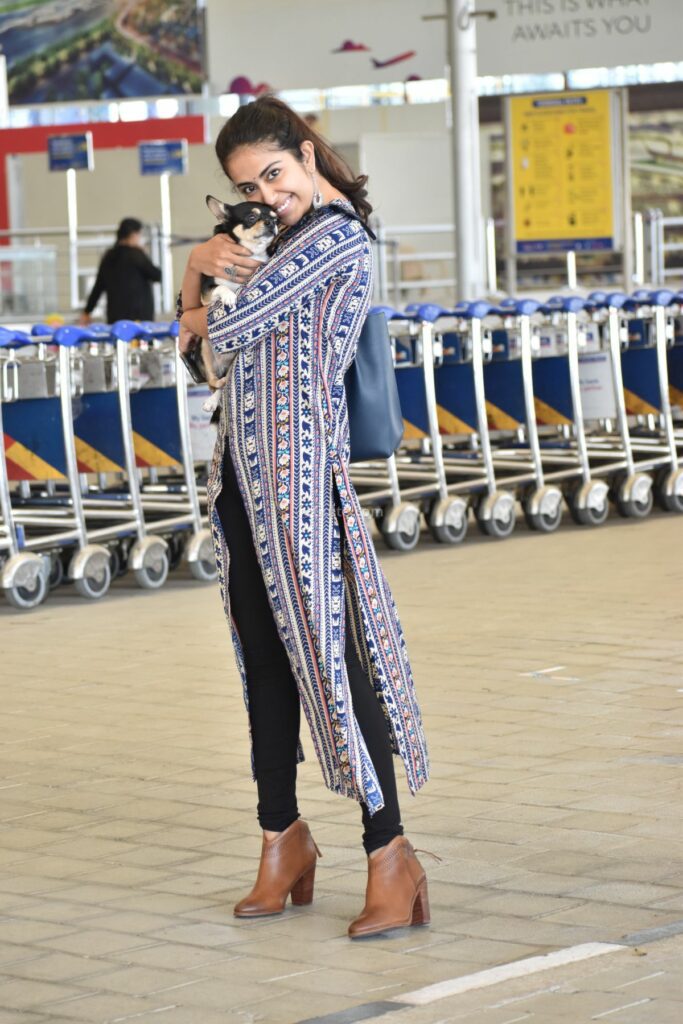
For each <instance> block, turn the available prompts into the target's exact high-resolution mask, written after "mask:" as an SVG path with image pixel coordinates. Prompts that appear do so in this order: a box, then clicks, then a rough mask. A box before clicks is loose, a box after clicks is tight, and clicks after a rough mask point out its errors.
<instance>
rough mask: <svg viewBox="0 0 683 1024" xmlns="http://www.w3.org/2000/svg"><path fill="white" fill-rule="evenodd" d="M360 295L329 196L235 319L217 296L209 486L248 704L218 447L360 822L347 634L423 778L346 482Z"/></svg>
mask: <svg viewBox="0 0 683 1024" xmlns="http://www.w3.org/2000/svg"><path fill="white" fill-rule="evenodd" d="M371 290H372V252H371V249H370V244H369V241H368V238H367V234H366V232H365V230H364V229H363V227H362V225H361V224H360V223H359V222H358V220H357V219H355V217H354V212H353V208H352V207H351V205H350V204H349V203H347V202H345V201H342V200H336V201H334V202H332V203H331V204H329V205H328V206H326V207H324V208H323V209H322V210H319V211H316V212H315V213H311V214H309V215H307V216H306V217H304V219H303V220H302V221H301V222H300V223H299V224H298V225H296V227H294V228H291V229H288V231H287V232H286V234H285V235H284V237H283V240H282V242H281V244H280V246H279V248H278V250H277V252H276V254H275V255H274V256H273V258H272V259H271V260H270V261H269V262H268V263H267V264H265V266H264V267H263V268H261V269H259V270H258V271H257V272H256V274H255V275H254V276H253V278H252V279H251V280H250V281H249V282H248V284H247V285H246V286H245V287H244V288H243V289H242V291H241V292H240V294H239V296H238V299H237V305H236V307H235V308H234V309H232V310H226V309H225V307H224V306H223V304H222V303H221V302H220V301H218V302H216V303H214V304H213V305H212V306H211V307H210V309H209V314H208V323H209V338H210V341H211V343H212V345H213V347H214V349H215V350H216V352H218V353H221V354H224V353H229V352H232V353H235V358H234V360H233V362H232V364H231V366H230V369H229V373H228V378H227V382H226V385H225V388H224V394H223V400H222V404H221V420H220V425H219V432H218V439H217V443H216V449H215V453H214V459H213V464H212V469H211V473H210V477H209V483H208V489H207V490H208V501H209V516H210V523H211V529H212V534H213V539H214V546H215V552H216V562H217V566H218V576H219V582H220V586H221V594H222V599H223V604H224V607H225V611H226V614H227V616H228V620H229V622H230V624H231V628H232V637H233V643H234V647H235V653H236V657H237V663H238V667H239V670H240V674H241V677H242V682H243V690H244V699H245V702H246V703H247V709H248V697H247V689H246V677H245V669H244V658H243V656H242V650H241V646H240V639H239V633H238V630H237V628H236V625H235V623H234V621H233V620H232V617H231V615H230V607H229V598H228V572H229V559H228V549H227V545H226V542H225V537H224V536H223V532H222V528H221V524H220V521H219V519H218V515H217V513H216V508H215V503H216V498H217V496H218V494H219V493H220V488H221V477H222V468H223V457H224V452H225V445H226V443H229V445H230V455H231V458H232V461H233V465H234V467H235V473H236V476H237V480H238V483H239V488H240V493H241V495H242V500H243V502H244V507H245V510H246V513H247V517H248V519H249V523H250V526H251V531H252V535H253V537H254V544H255V548H256V554H257V557H258V561H259V565H260V567H261V571H262V573H263V579H264V582H265V584H266V589H267V592H268V598H269V601H270V605H271V608H272V611H273V615H274V618H275V623H276V626H277V629H278V632H279V635H280V637H281V639H282V641H283V644H284V646H285V649H286V651H287V654H288V657H289V660H290V664H291V666H292V671H293V674H294V677H295V679H296V681H297V686H298V689H299V696H300V699H301V705H302V708H303V711H304V714H305V716H306V719H307V721H308V724H309V727H310V731H311V736H312V739H313V745H314V748H315V752H316V755H317V757H318V760H319V761H320V765H321V768H322V773H323V777H324V780H325V783H326V785H327V786H328V787H329V788H330V789H331V790H333V791H334V792H337V793H341V794H344V795H346V796H349V797H352V798H354V799H356V800H358V801H360V802H363V803H365V804H366V805H367V807H368V809H369V811H370V813H371V814H372V813H375V812H376V811H377V810H379V809H380V808H381V807H383V805H384V799H383V795H382V791H381V788H380V785H379V782H378V779H377V774H376V772H375V769H374V766H373V764H372V761H371V759H370V757H369V755H368V751H367V748H366V746H365V742H364V740H363V736H362V734H361V731H360V729H359V727H358V724H357V722H356V719H355V716H354V711H353V705H352V700H351V695H350V690H349V684H348V677H347V673H346V665H345V661H344V643H345V631H346V629H350V630H351V633H352V637H353V640H354V643H355V646H356V649H357V652H358V655H359V657H360V660H361V664H362V665H363V667H364V669H365V670H366V672H367V674H368V679H371V680H372V682H373V685H374V689H375V693H376V695H377V699H378V700H379V702H380V704H381V707H382V709H383V711H384V714H385V717H386V722H387V729H388V732H389V736H390V741H391V746H392V750H393V751H394V753H396V754H398V755H400V757H401V758H402V760H403V763H404V766H405V770H406V776H407V780H408V784H409V787H410V790H411V792H413V793H415V792H416V791H417V790H418V789H419V788H420V787H421V786H422V785H423V784H424V783H425V782H426V780H427V777H428V773H429V768H428V758H427V750H426V743H425V737H424V731H423V726H422V720H421V716H420V710H419V707H418V703H417V700H416V696H415V688H414V684H413V678H412V674H411V669H410V664H409V661H408V655H407V651H406V645H405V641H404V637H403V631H402V628H401V625H400V622H399V619H398V614H397V611H396V606H395V604H394V601H393V598H392V595H391V591H390V590H389V586H388V584H387V581H386V579H385V577H384V574H383V572H382V569H381V567H380V565H379V562H378V559H377V555H376V553H375V549H374V546H373V543H372V540H371V538H370V535H369V532H368V530H367V528H366V525H365V521H364V518H363V513H362V510H361V507H360V504H359V501H358V498H357V495H356V493H355V490H354V488H353V486H352V484H351V480H350V477H349V429H348V414H347V407H346V395H345V391H344V375H345V373H346V370H347V369H348V367H349V365H350V364H351V362H352V361H353V358H354V355H355V351H356V345H357V342H358V336H359V334H360V331H361V328H362V325H363V322H364V319H365V316H366V314H367V311H368V307H369V303H370V296H371ZM337 512H338V513H339V519H338V517H337V514H336V513H337ZM340 522H341V523H343V529H344V532H345V543H344V544H343V546H342V545H341V543H340V525H339V524H340ZM342 547H343V551H344V564H342V555H341V550H342ZM298 756H299V760H301V759H302V758H303V753H302V751H301V747H300V746H299V755H298ZM252 768H253V758H252Z"/></svg>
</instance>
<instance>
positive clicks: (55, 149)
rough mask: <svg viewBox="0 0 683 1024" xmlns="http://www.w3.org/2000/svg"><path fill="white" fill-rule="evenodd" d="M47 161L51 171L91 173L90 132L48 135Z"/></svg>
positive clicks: (92, 165)
mask: <svg viewBox="0 0 683 1024" xmlns="http://www.w3.org/2000/svg"><path fill="white" fill-rule="evenodd" d="M47 159H48V166H49V168H50V170H51V171H71V170H73V171H92V170H93V168H94V166H95V164H94V160H93V146H92V132H80V133H79V134H78V135H48V139H47Z"/></svg>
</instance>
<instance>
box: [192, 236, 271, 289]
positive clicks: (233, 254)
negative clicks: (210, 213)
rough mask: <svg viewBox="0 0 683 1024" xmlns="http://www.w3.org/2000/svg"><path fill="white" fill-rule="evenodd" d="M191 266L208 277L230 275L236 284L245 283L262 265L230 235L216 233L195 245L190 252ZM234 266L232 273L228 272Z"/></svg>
mask: <svg viewBox="0 0 683 1024" xmlns="http://www.w3.org/2000/svg"><path fill="white" fill-rule="evenodd" d="M189 266H190V268H191V269H192V270H194V271H195V272H197V273H199V274H206V275H207V276H208V277H228V278H229V279H230V280H231V281H234V282H235V284H244V282H245V281H248V280H249V278H250V277H251V275H252V274H253V273H254V271H255V270H258V268H259V267H260V266H261V264H260V263H259V262H258V260H254V259H252V258H251V253H250V252H249V250H248V249H245V248H244V247H243V246H241V245H240V244H239V243H238V242H234V241H233V240H232V238H230V237H229V236H228V235H214V236H213V238H210V239H209V240H208V242H202V243H200V245H195V247H194V248H193V249H192V251H191V253H190V259H189ZM226 268H232V271H233V272H232V273H231V274H228V273H226Z"/></svg>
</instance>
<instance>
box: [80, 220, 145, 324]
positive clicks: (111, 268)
mask: <svg viewBox="0 0 683 1024" xmlns="http://www.w3.org/2000/svg"><path fill="white" fill-rule="evenodd" d="M144 244H145V243H144V240H143V237H142V221H140V220H137V218H136V217H124V218H123V220H122V221H121V223H120V224H119V226H118V230H117V232H116V245H115V246H113V248H111V249H108V250H107V251H106V252H105V254H104V256H103V257H102V261H101V263H100V266H99V269H98V271H97V277H96V279H95V284H94V285H93V287H92V291H91V292H90V295H89V296H88V301H87V303H86V307H85V310H84V312H83V313H82V314H81V320H80V322H81V323H82V324H89V323H90V314H91V313H92V311H93V309H94V308H95V306H96V305H97V303H98V302H99V299H100V296H101V295H102V292H106V295H107V323H110V324H113V323H114V321H115V320H124V319H126V320H152V319H154V299H153V296H152V282H153V281H161V271H160V270H159V268H158V267H155V266H154V264H153V263H152V261H151V260H150V258H149V257H148V256H147V255H146V253H145V252H144V251H143V247H144Z"/></svg>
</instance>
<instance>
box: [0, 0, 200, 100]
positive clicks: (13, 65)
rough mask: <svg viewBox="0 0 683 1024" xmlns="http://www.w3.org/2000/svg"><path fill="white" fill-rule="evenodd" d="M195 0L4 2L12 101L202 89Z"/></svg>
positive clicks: (3, 43)
mask: <svg viewBox="0 0 683 1024" xmlns="http://www.w3.org/2000/svg"><path fill="white" fill-rule="evenodd" d="M200 15H201V12H200V11H199V10H198V9H197V3H196V0H174V3H168V2H166V0H136V2H127V3H122V2H121V0H79V2H78V3H70V2H67V0H0V52H2V53H4V55H5V57H6V59H7V76H8V88H9V100H10V103H11V104H21V103H26V104H28V103H30V104H39V103H54V102H70V101H74V100H110V99H112V100H113V99H131V98H135V97H140V96H170V95H178V94H189V93H199V92H201V87H202V81H203V68H202V62H203V61H202V54H203V41H202V20H201V17H200Z"/></svg>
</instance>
